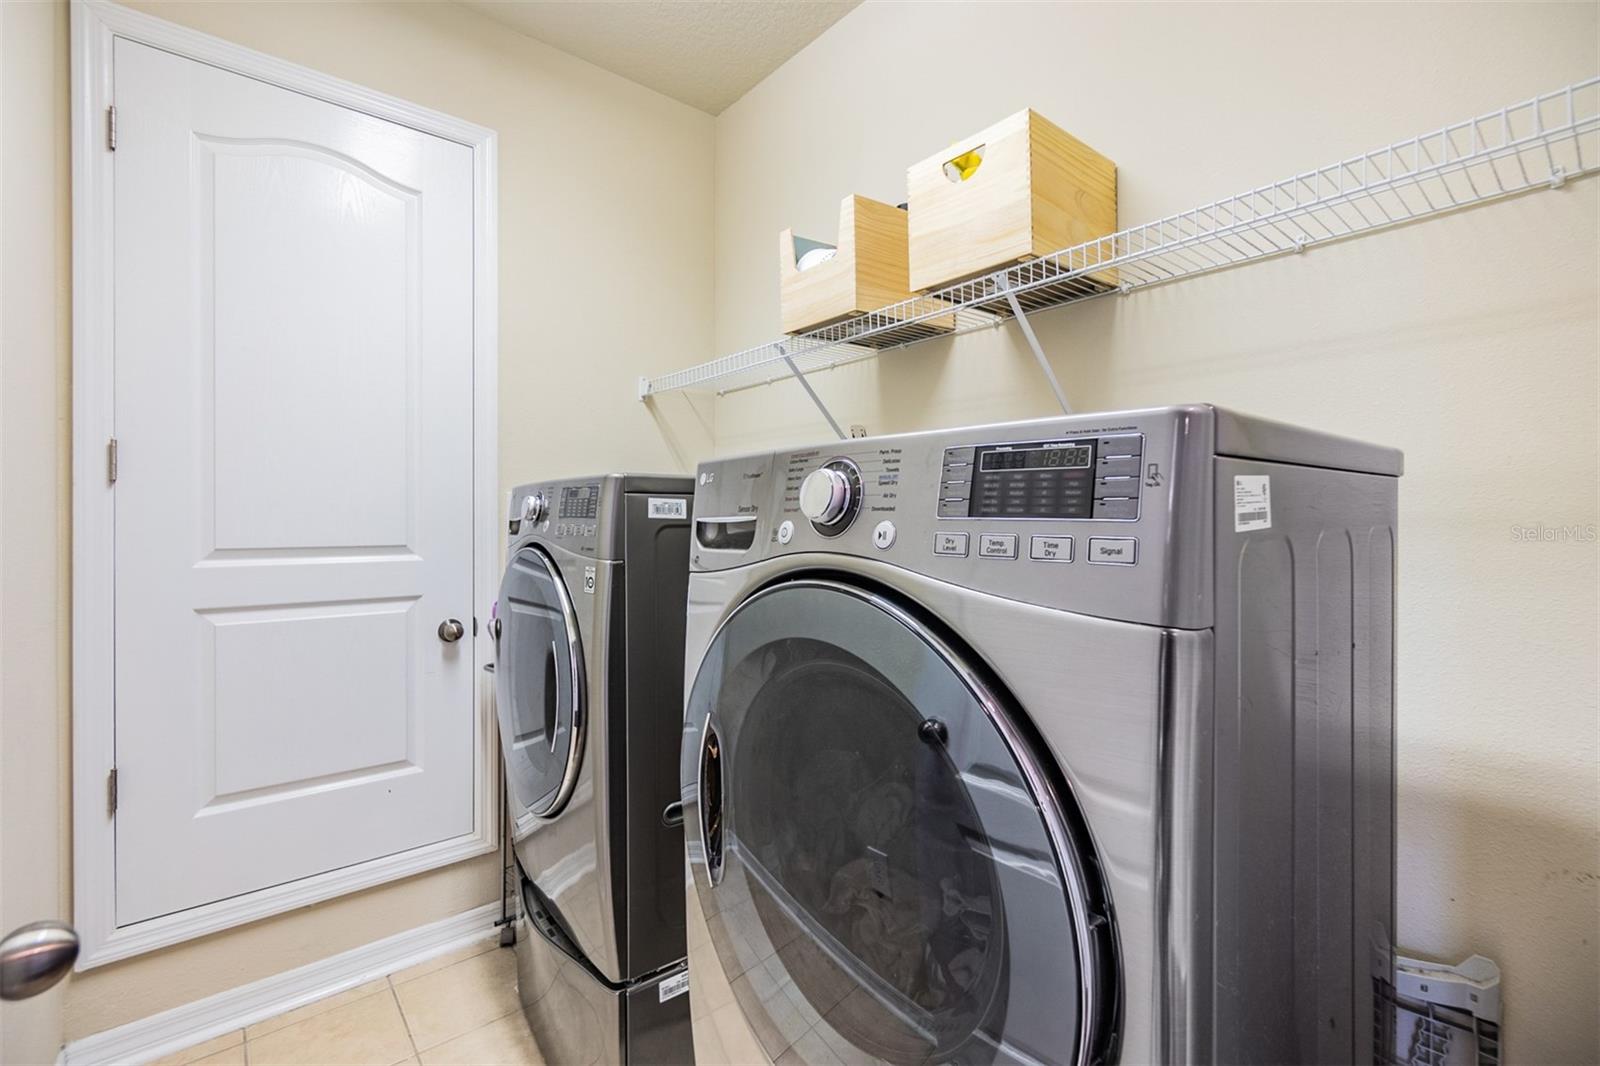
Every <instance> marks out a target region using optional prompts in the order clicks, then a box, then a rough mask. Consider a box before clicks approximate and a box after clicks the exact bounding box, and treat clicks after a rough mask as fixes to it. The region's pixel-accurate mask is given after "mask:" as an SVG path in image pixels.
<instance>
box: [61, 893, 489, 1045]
mask: <svg viewBox="0 0 1600 1066" xmlns="http://www.w3.org/2000/svg"><path fill="white" fill-rule="evenodd" d="M499 917H500V904H498V903H485V904H484V905H483V906H481V907H474V908H473V909H472V910H470V911H464V912H463V913H461V914H457V915H454V916H453V917H450V918H444V919H442V920H440V921H437V922H432V923H430V924H428V925H423V926H418V927H417V928H416V929H410V930H407V931H406V932H404V933H397V934H395V935H394V936H391V937H385V938H384V939H382V940H375V941H373V942H372V943H370V944H364V945H362V946H361V947H359V948H353V949H351V950H350V951H346V952H344V953H343V954H341V955H334V956H333V957H331V958H327V959H322V960H321V961H319V962H313V963H309V964H308V965H305V966H301V967H300V968H298V969H295V970H289V971H287V972H285V973H280V974H274V975H273V976H271V977H264V978H262V979H261V980H259V981H256V982H253V983H251V984H248V985H240V986H239V987H238V988H230V989H229V990H228V991H226V992H219V993H217V994H216V995H214V996H207V997H206V998H205V999H201V1000H196V1001H195V1002H193V1003H186V1004H184V1005H183V1006H181V1007H174V1008H172V1009H171V1010H167V1011H162V1012H161V1013H160V1014H152V1015H151V1016H150V1017H148V1018H140V1019H139V1020H138V1021H136V1022H129V1023H128V1024H127V1025H119V1026H117V1027H116V1028H115V1029H107V1030H106V1031H105V1032H103V1033H95V1034H94V1035H93V1036H86V1037H84V1038H83V1039H81V1040H74V1041H73V1042H72V1043H70V1044H68V1045H67V1046H66V1047H65V1048H63V1049H62V1050H61V1058H60V1059H59V1060H58V1062H59V1063H60V1064H61V1066H90V1064H99V1063H118V1064H122V1063H141V1062H148V1061H149V1060H151V1059H155V1058H160V1057H161V1056H162V1055H167V1054H170V1053H171V1052H174V1051H179V1050H181V1049H183V1048H186V1047H189V1046H190V1045H191V1044H198V1043H200V1042H201V1041H203V1040H210V1039H211V1038H212V1037H216V1036H221V1035H222V1034H223V1033H227V1032H231V1031H233V1030H234V1029H242V1028H244V1027H245V1026H247V1025H254V1024H255V1023H256V1022H259V1021H264V1020H265V1019H267V1018H271V1017H274V1016H276V1015H279V1014H282V1013H283V1012H284V1011H289V1010H293V1009H294V1008H296V1007H299V1006H303V1005H304V1004H307V1003H311V1002H313V1001H315V1000H319V999H322V998H323V997H325V996H331V995H334V994H336V993H339V992H343V991H344V990H345V989H347V988H354V987H355V986H357V985H359V984H364V983H366V982H367V981H371V980H373V979H374V978H377V977H382V976H384V975H385V974H389V973H393V972H394V971H396V970H399V969H403V968H405V967H407V966H411V965H414V964H416V963H419V962H423V961H425V960H427V959H431V958H433V957H434V956H435V955H442V954H444V953H445V952H447V951H453V950H455V949H456V948H458V947H464V946H465V945H467V944H470V943H472V942H473V941H475V940H481V939H485V938H487V937H490V936H493V935H494V923H495V922H496V921H497V920H498V919H499Z"/></svg>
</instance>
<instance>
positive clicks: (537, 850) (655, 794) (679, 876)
mask: <svg viewBox="0 0 1600 1066" xmlns="http://www.w3.org/2000/svg"><path fill="white" fill-rule="evenodd" d="M692 484H693V483H692V481H691V480H690V479H689V478H686V477H642V476H638V475H617V474H612V475H606V476H603V477H591V478H577V479H571V480H566V481H556V482H547V483H541V484H531V485H524V486H522V487H520V488H518V489H517V490H516V491H514V492H513V493H512V494H511V513H510V515H509V542H508V546H507V551H506V571H505V578H504V580H503V582H502V583H501V586H500V597H499V600H498V601H497V603H496V614H495V618H494V620H493V622H492V623H491V625H492V626H493V635H494V638H495V690H496V697H497V699H496V705H497V714H498V716H499V722H500V742H501V750H502V755H503V757H504V763H505V769H506V786H507V787H506V791H507V801H508V805H509V811H508V816H509V818H510V820H511V835H512V840H513V845H514V850H515V853H516V865H517V868H518V870H519V871H520V872H521V877H520V893H519V895H520V897H521V903H522V908H521V917H520V923H519V927H518V936H517V951H518V989H519V992H520V994H521V998H522V1003H523V1010H524V1012H525V1013H526V1014H527V1016H528V1020H529V1023H530V1024H531V1025H532V1027H533V1030H534V1035H535V1037H536V1039H537V1040H538V1041H539V1044H540V1047H541V1050H542V1051H543V1052H544V1056H545V1058H546V1060H547V1061H549V1062H559V1063H563V1064H574V1066H585V1064H588V1063H594V1062H604V1063H627V1062H640V1063H652V1064H654V1063H692V1062H693V1061H694V1050H693V1045H692V1040H691V1035H690V1029H689V1001H688V998H687V996H685V995H683V994H682V993H683V991H684V989H685V986H686V985H687V975H686V973H685V963H684V910H683V898H684V889H683V881H684V878H683V866H682V853H683V830H682V818H681V815H680V813H679V808H678V805H677V801H678V795H677V793H678V787H677V740H678V732H679V729H680V726H681V707H682V700H683V688H682V684H683V659H682V654H683V651H682V649H683V618H684V599H685V595H686V592H685V586H686V584H687V580H688V569H687V567H688V551H689V517H688V515H689V500H690V492H691V486H692Z"/></svg>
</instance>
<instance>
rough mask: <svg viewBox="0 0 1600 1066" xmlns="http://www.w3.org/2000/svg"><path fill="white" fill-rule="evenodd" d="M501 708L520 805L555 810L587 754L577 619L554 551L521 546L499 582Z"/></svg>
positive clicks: (546, 812) (514, 796) (532, 810)
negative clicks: (584, 745) (552, 559)
mask: <svg viewBox="0 0 1600 1066" xmlns="http://www.w3.org/2000/svg"><path fill="white" fill-rule="evenodd" d="M499 603H500V606H499V615H498V618H499V621H500V629H499V636H498V638H497V639H496V642H495V696H496V699H495V705H496V707H495V713H496V714H497V715H498V717H499V720H500V748H501V752H502V753H503V754H504V756H505V765H506V779H507V783H508V784H509V786H510V788H509V792H510V800H511V802H512V804H514V807H513V812H514V813H515V812H516V811H521V812H523V813H524V814H527V815H536V816H539V817H544V818H549V817H553V816H554V815H555V814H557V813H558V812H559V811H560V810H561V808H562V807H563V806H564V805H565V804H566V802H567V800H568V799H569V798H570V797H571V795H572V789H573V786H574V785H575V784H576V783H577V779H578V764H579V761H580V760H581V759H582V756H583V727H584V706H583V691H584V685H583V655H582V651H581V646H580V644H579V642H578V619H577V615H576V614H575V613H574V612H573V608H572V600H571V597H569V596H568V595H567V587H566V585H565V583H563V582H562V580H561V575H560V574H559V573H557V572H556V568H555V564H554V563H553V562H552V561H551V560H550V557H549V556H548V555H546V554H545V553H544V552H542V551H540V550H539V549H538V548H531V547H530V548H522V549H520V550H519V551H518V552H517V553H516V555H515V556H513V557H512V559H511V562H510V564H509V565H507V567H506V574H505V579H504V580H503V581H502V582H501V584H500V601H499Z"/></svg>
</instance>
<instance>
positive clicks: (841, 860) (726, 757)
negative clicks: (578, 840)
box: [681, 581, 1116, 1063]
mask: <svg viewBox="0 0 1600 1066" xmlns="http://www.w3.org/2000/svg"><path fill="white" fill-rule="evenodd" d="M1016 720H1017V719H1016V715H1015V713H1014V712H1012V711H1009V710H1008V709H1007V708H1006V707H1005V706H1004V704H1003V702H1002V701H1001V699H1000V698H999V697H998V696H997V695H996V694H995V693H994V692H993V691H992V690H990V689H989V688H987V687H985V685H984V684H983V682H981V681H980V680H979V678H978V675H976V674H975V673H973V672H972V671H971V670H970V669H968V668H967V667H965V666H964V665H963V664H962V662H961V661H960V660H958V659H957V658H956V655H955V653H954V652H953V651H952V650H951V648H950V647H949V646H948V645H946V644H944V643H943V642H942V641H941V640H940V639H939V638H938V637H936V636H935V635H933V634H932V633H931V631H929V630H927V629H926V628H924V627H923V626H922V624H921V623H920V622H918V621H917V620H916V619H915V617H914V616H912V615H910V614H908V613H906V612H904V611H902V610H900V609H899V608H898V607H896V606H895V605H894V604H893V603H892V602H891V601H888V600H886V599H884V598H883V597H881V596H879V595H877V594H875V593H871V592H865V591H862V590H858V589H854V588H852V587H850V586H846V585H842V584H837V583H834V582H828V581H793V582H789V583H786V584H780V585H777V586H775V587H773V588H770V589H768V590H766V591H764V592H762V593H759V594H758V595H756V596H755V597H753V598H752V599H751V600H749V601H747V602H746V603H745V604H744V605H742V606H741V607H740V608H739V610H738V611H736V612H735V613H734V614H733V615H732V616H731V617H730V619H729V620H728V622H727V623H726V624H725V625H724V627H723V628H722V630H721V631H720V632H719V633H718V635H717V637H716V638H715V639H714V640H713V641H712V643H711V646H710V647H709V649H708V651H707V654H706V656H705V659H704V663H703V666H702V668H701V671H700V674H699V676H698V677H697V679H696V681H695V684H694V688H693V690H692V692H691V695H690V697H689V703H688V708H687V712H686V719H685V730H686V733H685V736H686V743H685V745H684V753H683V763H682V770H681V773H682V777H683V782H684V789H685V795H686V802H685V824H686V826H688V827H689V833H690V837H691V849H690V854H691V866H692V868H693V870H694V873H695V885H696V890H697V894H698V897H699V904H700V907H701V909H702V911H703V913H704V914H705V917H706V920H707V924H708V929H709V933H710V941H711V944H712V945H713V947H714V948H715V950H716V954H717V956H718V959H719V962H720V965H721V968H722V970H723V972H724V974H725V976H726V977H727V978H728V980H729V981H730V983H731V987H732V992H733V995H734V998H735V999H736V1000H737V1001H738V1003H739V1007H740V1010H741V1012H742V1013H743V1015H744V1016H745V1018H746V1019H747V1020H748V1022H749V1023H750V1025H751V1028H752V1030H753V1031H754V1033H755V1035H756V1036H757V1038H758V1039H759V1040H760V1042H761V1044H762V1047H763V1050H764V1052H765V1053H766V1055H767V1056H768V1057H769V1058H771V1059H773V1060H777V1059H779V1058H780V1057H784V1058H785V1061H788V1060H789V1059H792V1058H795V1057H798V1058H799V1059H800V1060H802V1061H812V1062H824V1061H839V1060H843V1061H857V1060H861V1059H863V1058H865V1059H868V1060H880V1061H884V1062H891V1063H924V1062H960V1063H989V1062H996V1061H1069V1062H1070V1061H1089V1060H1090V1059H1091V1058H1093V1057H1094V1056H1096V1055H1099V1054H1103V1053H1104V1051H1105V1048H1106V1047H1107V1046H1108V1044H1109V1042H1110V1040H1111V1039H1112V1031H1113V1027H1114V1022H1115V1016H1116V995H1115V988H1116V980H1115V973H1114V969H1115V962H1114V958H1115V944H1114V940H1113V933H1112V923H1111V921H1110V914H1109V909H1108V907H1107V905H1106V903H1105V901H1104V892H1103V889H1102V888H1101V887H1100V886H1099V885H1098V879H1097V876H1096V874H1095V872H1094V871H1095V862H1094V860H1093V857H1092V854H1091V853H1090V850H1089V846H1088V843H1087V838H1086V835H1085V834H1083V833H1082V831H1081V828H1079V824H1080V823H1079V821H1078V819H1077V818H1076V817H1075V814H1074V812H1073V811H1072V810H1071V809H1070V807H1069V805H1068V804H1067V802H1066V801H1065V799H1064V794H1063V793H1062V792H1061V790H1060V789H1059V788H1058V787H1057V786H1056V785H1055V784H1054V783H1053V782H1052V779H1051V775H1049V774H1048V773H1046V772H1045V770H1044V769H1043V768H1042V766H1041V765H1040V764H1039V763H1038V762H1037V761H1036V760H1035V759H1034V756H1033V755H1032V754H1031V750H1030V745H1029V743H1028V741H1027V739H1026V738H1025V736H1024V735H1023V734H1022V733H1021V732H1020V731H1018V730H1017V729H1016V728H1015V722H1016Z"/></svg>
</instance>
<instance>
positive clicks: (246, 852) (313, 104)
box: [114, 39, 475, 925]
mask: <svg viewBox="0 0 1600 1066" xmlns="http://www.w3.org/2000/svg"><path fill="white" fill-rule="evenodd" d="M115 96H116V101H117V111H118V144H117V150H116V153H115V156H114V166H115V197H116V210H115V218H116V222H115V225H116V235H115V240H116V253H115V266H114V270H115V291H116V306H115V325H114V330H115V337H114V344H115V363H116V386H115V405H116V416H115V417H116V434H117V437H118V441H119V467H120V469H119V478H118V481H117V483H116V488H115V492H116V623H115V625H116V647H117V664H116V760H117V770H118V790H119V807H118V810H117V814H116V823H115V824H116V835H117V910H116V914H117V922H118V924H119V925H127V924H131V923H135V922H138V921H141V920H143V919H147V918H151V917H155V916H157V915H162V914H168V913H172V912H175V911H180V910H184V909H187V908H190V907H194V906H198V905H201V904H204V903H208V902H212V901H216V900H220V899H224V898H228V897H231V896H236V895H239V894H242V893H248V892H250V891H253V890H256V889H261V888H265V887H269V886H272V885H276V884H282V883H285V882H289V881H293V880H297V879H299V878H303V877H308V876H311V875H314V874H319V873H324V872H328V871H331V870H336V869H339V868H342V867H347V866H351V865H354V864H359V863H362V862H364V861H368V860H372V859H376V858H380V857H383V856H386V855H392V854H395V853H398V852H402V851H407V850H410V849H414V848H417V847H420V846H422V845H426V844H430V843H434V842H437V841H441V840H446V839H450V838H453V837H458V836H463V835H466V834H468V833H470V832H472V830H473V796H474V788H475V784H474V780H473V757H474V752H473V738H474V732H475V708H474V701H473V677H472V662H471V653H470V644H471V642H470V641H461V642H459V643H448V642H445V641H442V640H441V639H440V638H439V636H438V635H437V629H438V626H439V624H440V622H442V621H443V620H445V619H447V618H458V619H462V620H470V619H471V617H472V564H473V559H472V517H471V516H472V469H473V465H472V417H473V415H472V341H473V337H472V281H471V279H472V270H473V263H472V224H473V220H472V215H473V203H472V195H473V194H472V154H471V150H470V149H468V148H467V147H465V146H463V145H459V144H455V143H452V142H449V141H445V140H442V139H440V138H437V137H432V136H429V135H426V134H422V133H418V132H416V131H414V130H411V129H408V128H405V127H403V126H399V125H396V124H394V123H390V122H385V121H382V120H379V119H375V118H372V117H370V116H367V115H363V114H360V113H358V112H355V111H351V110H349V109H346V108H342V107H338V106H335V105H333V104H329V103H325V102H323V101H319V100H315V99H312V98H310V97H307V96H304V95H301V94H299V93H295V92H292V91H289V90H286V89H281V88H277V87H274V86H270V85H267V84H264V83H262V82H258V81H255V80H253V79H251V78H247V77H244V76H242V75H237V74H231V73H227V72H225V71H222V70H219V69H217V68H215V67H211V66H207V65H205V64H202V63H197V62H193V61H190V60H185V59H182V58H179V57H177V56H174V55H171V54H169V53H166V52H162V51H159V50H156V49H153V48H149V47H146V46H143V45H139V44H135V43H132V42H130V41H127V40H125V39H118V40H117V41H116V43H115ZM469 624H470V622H469Z"/></svg>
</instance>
